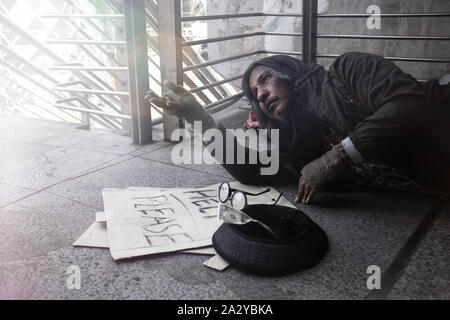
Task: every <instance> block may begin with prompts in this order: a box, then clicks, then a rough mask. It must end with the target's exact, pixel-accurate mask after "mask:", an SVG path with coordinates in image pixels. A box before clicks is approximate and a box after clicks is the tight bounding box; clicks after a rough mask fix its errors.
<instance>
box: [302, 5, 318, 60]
mask: <svg viewBox="0 0 450 320" xmlns="http://www.w3.org/2000/svg"><path fill="white" fill-rule="evenodd" d="M302 11H303V12H302V25H303V31H302V34H303V41H302V42H303V49H302V54H303V62H306V63H311V62H316V57H315V54H316V52H317V39H316V34H317V18H316V15H317V0H303V1H302Z"/></svg>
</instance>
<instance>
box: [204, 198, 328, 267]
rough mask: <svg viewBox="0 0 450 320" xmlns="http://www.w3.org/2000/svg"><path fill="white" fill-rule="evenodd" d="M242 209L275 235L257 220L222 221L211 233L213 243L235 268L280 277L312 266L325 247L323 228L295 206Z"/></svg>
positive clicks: (325, 249)
mask: <svg viewBox="0 0 450 320" xmlns="http://www.w3.org/2000/svg"><path fill="white" fill-rule="evenodd" d="M243 211H244V212H245V213H246V214H247V215H249V216H250V217H251V218H253V219H257V220H259V221H261V222H263V223H264V224H266V225H267V226H269V227H270V228H271V229H272V230H273V231H274V234H275V235H273V234H271V233H270V232H269V231H268V230H266V229H265V228H264V227H262V226H261V225H260V224H259V223H257V222H250V223H247V224H244V225H235V224H229V223H223V224H222V225H221V226H220V227H219V229H218V230H217V231H216V232H215V233H214V235H213V238H212V242H213V246H214V248H215V250H216V251H217V253H218V254H219V255H220V256H221V257H223V258H224V259H225V260H227V261H228V262H229V263H231V264H232V265H234V266H235V267H236V268H239V269H242V270H245V271H248V272H251V273H256V274H259V275H264V276H280V275H284V274H287V273H292V272H298V271H301V270H304V269H307V268H310V267H312V266H314V265H315V264H317V263H318V262H319V260H320V259H321V258H322V257H323V256H324V255H325V253H326V251H327V249H328V237H327V235H326V233H325V231H323V230H322V228H320V227H319V226H318V225H317V224H316V223H315V222H314V221H312V220H311V219H310V218H309V217H308V216H307V215H306V214H304V213H303V212H302V211H300V210H298V209H294V208H290V207H285V206H275V205H265V204H257V205H249V206H247V207H246V208H245V209H244V210H243Z"/></svg>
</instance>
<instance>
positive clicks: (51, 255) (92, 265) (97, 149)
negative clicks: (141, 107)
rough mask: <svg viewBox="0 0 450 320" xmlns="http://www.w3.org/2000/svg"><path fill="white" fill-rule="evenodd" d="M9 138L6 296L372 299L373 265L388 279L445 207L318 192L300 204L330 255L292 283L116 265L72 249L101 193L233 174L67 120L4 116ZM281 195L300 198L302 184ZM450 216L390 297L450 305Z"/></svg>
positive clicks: (155, 265) (2, 254)
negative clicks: (74, 285) (77, 274)
mask: <svg viewBox="0 0 450 320" xmlns="http://www.w3.org/2000/svg"><path fill="white" fill-rule="evenodd" d="M230 114H231V113H230V112H228V113H227V115H228V116H230ZM241 118H242V122H243V120H245V112H239V111H236V112H235V113H233V115H232V116H231V117H228V118H224V116H222V120H224V121H225V122H226V121H228V124H229V123H232V122H234V123H236V120H239V121H240V120H241ZM155 136H161V132H160V131H158V129H155ZM0 139H1V140H0V148H1V152H0V166H1V170H0V298H12V299H15V298H25V299H37V298H42V299H364V298H365V297H367V295H368V294H369V293H370V291H369V290H368V289H367V285H366V281H367V277H368V276H369V275H368V274H367V273H366V270H367V267H368V266H370V265H378V266H379V267H380V268H381V271H382V272H386V270H388V269H389V266H390V265H392V263H393V262H394V261H396V259H398V256H397V255H398V253H399V251H400V250H401V248H402V247H403V246H404V245H405V244H406V242H407V241H408V239H409V237H410V236H411V235H412V234H413V232H414V231H415V230H416V228H417V227H418V226H419V225H420V223H421V221H422V219H423V218H424V217H426V215H427V214H428V213H429V211H430V208H431V207H432V205H433V203H434V202H435V199H433V198H430V197H424V196H418V195H411V194H402V193H389V192H378V193H375V192H359V193H358V192H356V193H355V192H353V193H327V194H320V195H319V196H318V197H317V200H316V202H315V204H314V205H309V206H305V205H299V206H298V207H299V208H300V209H301V210H303V211H304V212H305V213H306V214H308V215H309V216H310V217H311V218H312V219H313V220H315V221H316V222H317V223H319V224H320V225H321V226H322V227H323V228H324V230H325V231H326V232H327V234H328V236H329V240H330V250H329V252H328V253H327V255H326V256H325V258H324V259H323V260H322V261H321V262H320V263H319V264H318V265H317V266H316V267H314V268H312V269H309V270H306V271H304V272H300V273H296V274H291V275H288V276H284V277H278V278H264V277H257V276H253V275H249V274H247V273H243V272H241V271H239V270H237V269H235V268H233V267H231V268H229V269H227V270H226V271H224V272H223V273H219V272H215V271H213V270H210V269H208V268H205V267H204V266H203V265H202V262H203V261H204V260H206V257H205V256H200V255H193V254H182V253H174V254H161V255H156V256H148V257H141V258H136V259H131V260H125V261H120V262H115V261H114V260H113V259H112V258H111V256H110V254H109V251H108V250H107V249H90V248H74V247H72V243H73V242H74V241H75V240H76V239H77V238H78V237H79V236H80V235H81V234H82V233H83V231H84V230H85V229H86V228H87V227H88V226H89V225H90V224H91V223H92V221H94V217H95V212H96V211H98V210H102V207H103V204H102V199H101V189H102V188H108V187H117V188H126V187H129V186H160V187H185V186H201V185H208V184H213V183H218V182H222V181H226V180H230V179H231V176H230V175H229V174H228V173H227V172H226V171H225V170H224V169H223V168H222V167H220V166H219V165H215V166H207V165H183V166H179V165H174V164H173V163H171V161H170V157H169V155H170V150H171V147H172V145H173V144H172V143H169V142H166V141H158V142H154V143H151V144H148V145H146V146H137V145H133V144H131V139H130V138H129V137H125V136H120V135H117V134H114V133H110V132H102V131H85V130H80V129H77V128H75V127H73V126H70V125H67V124H59V123H53V122H45V121H32V120H24V119H17V118H10V117H0ZM279 190H280V191H283V192H284V194H285V196H286V197H287V198H288V199H289V200H290V201H293V199H294V198H295V191H296V185H295V184H292V185H287V186H282V187H280V188H279ZM449 212H450V211H449V209H448V207H447V208H446V209H445V210H443V211H442V212H440V213H439V215H438V218H437V219H436V221H435V222H434V224H433V225H432V227H431V228H430V229H429V230H428V232H427V234H425V235H424V236H423V239H422V241H421V242H420V243H419V247H418V249H417V251H415V253H414V255H413V256H412V257H410V258H411V259H410V260H409V264H408V265H407V266H406V268H404V270H403V272H402V273H401V274H399V279H398V280H397V281H396V282H395V283H394V285H393V288H392V290H389V291H388V295H387V298H389V299H420V298H424V299H429V298H430V299H436V298H440V299H449V298H450V275H449V273H448V269H449V260H450V259H449V254H448V248H449V247H450V236H449V234H450V229H449ZM70 265H78V266H79V267H80V269H81V275H82V281H81V289H80V290H76V289H73V290H69V289H68V288H67V286H66V279H67V274H66V270H67V267H68V266H70Z"/></svg>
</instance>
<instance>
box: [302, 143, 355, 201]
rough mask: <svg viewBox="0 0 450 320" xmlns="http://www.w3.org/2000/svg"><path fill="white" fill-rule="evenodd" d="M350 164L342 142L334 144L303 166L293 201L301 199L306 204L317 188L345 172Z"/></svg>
mask: <svg viewBox="0 0 450 320" xmlns="http://www.w3.org/2000/svg"><path fill="white" fill-rule="evenodd" d="M351 165H352V162H351V160H350V158H349V157H348V155H347V153H346V152H345V150H344V147H343V146H342V144H341V143H339V144H337V145H335V146H334V147H333V148H332V149H331V150H330V151H327V152H326V153H325V154H324V155H322V156H321V157H320V158H319V159H316V160H314V161H312V162H310V163H308V164H307V165H306V166H304V167H303V169H302V171H301V174H302V175H301V177H300V180H299V182H298V195H297V198H296V199H295V202H300V201H302V203H305V204H308V203H309V202H310V201H311V200H312V198H313V196H314V194H315V193H316V192H317V191H318V190H319V189H321V188H322V187H323V186H325V185H326V184H327V183H328V182H329V181H331V180H333V179H336V178H339V177H340V176H342V175H343V174H345V173H346V172H347V171H348V170H349V169H350V167H351Z"/></svg>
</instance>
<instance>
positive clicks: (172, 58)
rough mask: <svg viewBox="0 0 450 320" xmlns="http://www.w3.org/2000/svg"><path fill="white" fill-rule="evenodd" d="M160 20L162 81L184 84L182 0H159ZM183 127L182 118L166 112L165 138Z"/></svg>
mask: <svg viewBox="0 0 450 320" xmlns="http://www.w3.org/2000/svg"><path fill="white" fill-rule="evenodd" d="M158 20H159V21H158V25H159V53H160V68H161V83H164V80H170V81H172V82H174V83H176V84H179V85H183V62H182V61H183V60H182V57H183V55H182V51H181V50H182V46H181V7H180V0H164V1H158ZM162 90H163V93H164V90H166V89H165V88H164V87H163V88H162ZM183 127H184V123H183V120H182V119H180V118H177V117H175V116H171V115H167V114H164V116H163V130H164V140H168V141H170V140H171V135H172V132H173V131H174V130H176V129H178V128H183Z"/></svg>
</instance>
